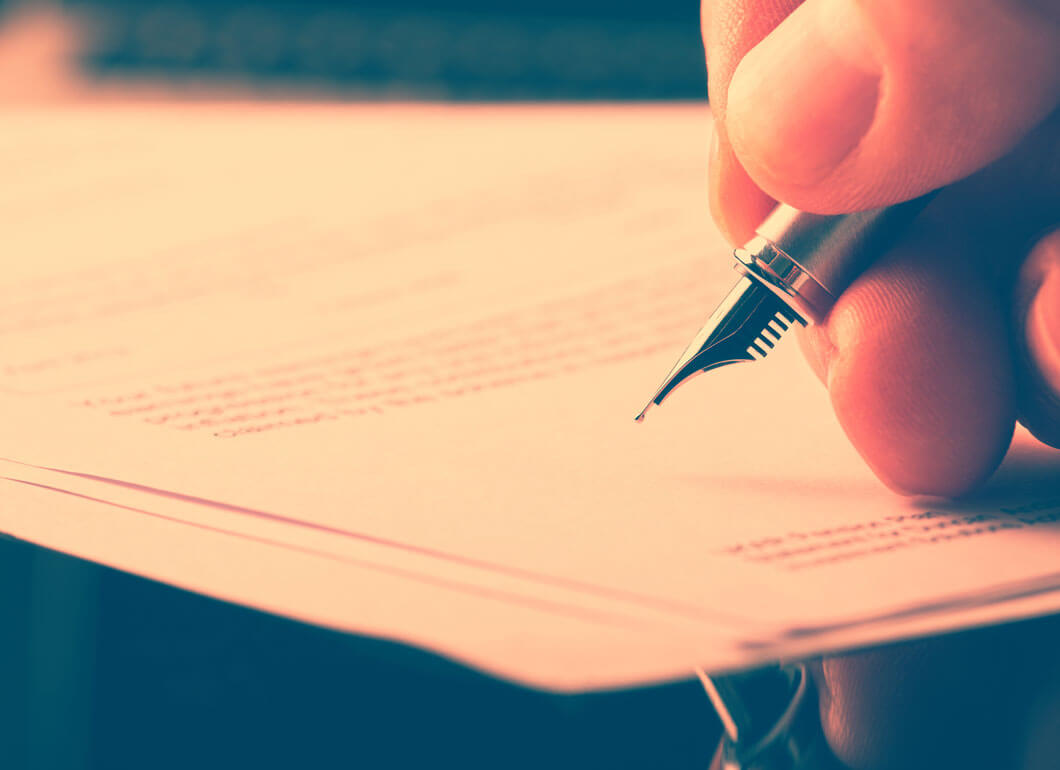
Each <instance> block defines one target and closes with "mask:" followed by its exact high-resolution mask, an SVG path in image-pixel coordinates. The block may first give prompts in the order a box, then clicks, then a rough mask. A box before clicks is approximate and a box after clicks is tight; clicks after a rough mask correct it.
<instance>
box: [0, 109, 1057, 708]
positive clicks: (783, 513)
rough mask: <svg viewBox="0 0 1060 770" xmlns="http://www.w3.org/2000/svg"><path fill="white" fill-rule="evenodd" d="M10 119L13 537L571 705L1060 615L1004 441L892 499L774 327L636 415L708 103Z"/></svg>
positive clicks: (1044, 497) (1037, 489)
mask: <svg viewBox="0 0 1060 770" xmlns="http://www.w3.org/2000/svg"><path fill="white" fill-rule="evenodd" d="M3 125H4V128H3V129H2V133H0V157H3V159H4V162H5V163H6V164H9V165H19V164H20V166H19V167H20V168H22V169H23V170H22V171H21V172H20V173H19V174H12V175H11V176H9V177H7V178H5V180H3V181H2V182H0V206H6V207H7V209H6V210H8V211H9V212H10V211H15V212H17V216H14V217H13V218H11V220H10V222H6V223H5V225H4V227H3V228H2V229H0V239H2V243H3V246H2V252H3V253H4V254H5V255H6V256H5V267H7V263H8V262H10V263H11V264H10V269H9V270H8V272H7V274H6V275H5V276H4V277H3V278H0V394H2V395H0V418H2V419H3V421H4V424H5V426H7V427H6V428H5V431H4V434H3V435H2V436H0V456H2V457H4V458H6V461H5V462H4V463H2V467H0V475H2V476H4V477H5V478H8V479H15V480H17V481H11V482H8V483H6V484H5V485H3V486H2V487H0V489H3V490H4V491H3V492H2V493H0V494H2V495H3V497H0V500H3V501H4V504H3V505H2V506H0V508H2V512H0V528H2V529H3V530H4V531H7V532H9V533H11V534H13V535H15V536H19V537H25V538H27V539H31V540H34V541H35V542H40V543H42V544H44V545H49V546H51V547H55V548H59V549H60V550H65V551H69V552H72V553H76V554H79V555H84V556H86V557H88V558H93V559H96V560H99V561H101V562H104V563H108V564H113V565H115V566H120V567H122V568H125V569H129V570H131V571H134V572H137V573H140V574H145V575H148V576H151V577H156V578H158V579H162V580H166V581H168V582H172V583H176V584H178V585H183V586H187V587H190V588H194V589H195V590H199V591H203V592H205V593H210V594H214V595H217V596H221V597H223V598H229V599H232V600H236V601H241V602H244V603H247V604H251V605H254V606H259V607H262V608H265V609H268V610H271V611H275V612H281V613H284V614H289V615H292V616H294V617H299V618H303V619H306V620H310V621H313V622H318V623H322V624H326V625H331V626H335V627H338V628H343V629H347V630H351V631H355V632H362V633H371V634H377V635H381V636H386V637H391V638H397V639H401V640H404V641H408V642H411V643H414V644H419V645H423V646H425V647H429V648H432V649H436V650H439V651H441V652H443V653H445V654H448V655H452V656H454V657H457V658H459V659H461V660H463V661H466V662H468V663H470V664H472V665H477V666H480V667H483V668H486V669H488V670H490V671H493V672H496V673H499V674H501V675H504V676H508V677H512V678H515V679H519V680H521V681H527V682H531V683H534V684H537V685H541V686H546V687H555V688H563V689H572V688H581V687H599V686H620V685H625V684H630V683H634V682H640V681H647V680H651V679H657V678H662V677H673V676H679V675H682V674H683V673H684V672H686V671H688V670H689V668H690V667H691V666H692V665H694V664H700V665H705V666H707V667H708V668H709V667H714V668H719V667H729V666H736V665H743V664H747V663H750V662H754V661H756V660H765V659H768V658H770V657H774V656H777V655H780V656H783V655H794V654H812V653H814V652H819V651H822V650H825V649H837V648H842V647H844V646H849V645H852V644H864V643H870V642H876V641H882V640H886V639H892V638H896V637H898V636H900V635H903V634H909V633H928V632H931V631H935V630H941V629H944V628H951V627H956V626H959V625H961V624H968V623H984V622H993V621H997V620H999V619H1002V618H1006V617H1019V616H1025V615H1028V614H1034V613H1038V612H1043V611H1049V610H1052V609H1056V608H1058V607H1060V590H1053V589H1058V588H1060V575H1058V574H1057V573H1058V572H1060V568H1058V567H1057V566H1056V558H1055V555H1056V553H1057V552H1058V546H1060V529H1058V528H1057V525H1056V519H1057V517H1058V515H1060V461H1058V459H1057V453H1055V452H1052V451H1048V450H1045V449H1044V448H1042V447H1041V446H1040V445H1037V444H1036V443H1035V442H1033V441H1032V440H1031V439H1029V438H1028V437H1027V436H1025V435H1021V436H1020V437H1019V439H1018V446H1017V450H1016V451H1014V452H1013V453H1012V457H1011V458H1010V461H1009V463H1008V465H1007V466H1006V468H1005V469H1004V470H1003V472H1002V473H1001V474H1000V475H999V477H998V479H997V480H996V481H995V483H994V485H993V487H992V488H991V489H989V490H988V491H987V493H986V494H985V496H984V497H982V498H981V499H978V500H977V501H972V502H963V503H961V504H959V505H958V504H953V503H949V504H942V503H939V502H937V501H909V500H903V499H900V498H897V497H895V496H894V495H893V494H891V493H890V492H888V491H887V490H885V489H884V488H883V487H882V486H881V485H880V484H879V482H877V481H876V480H875V479H874V478H873V477H872V475H871V474H870V473H869V472H868V471H867V470H866V469H865V468H864V467H863V466H862V464H861V462H860V460H859V459H858V458H857V456H856V454H855V453H854V452H853V450H852V449H850V448H849V446H848V445H847V443H846V441H845V439H844V437H843V436H842V433H841V431H840V430H839V428H838V427H837V425H836V424H835V421H834V418H833V417H832V416H831V413H830V410H829V408H828V403H827V398H826V396H825V394H824V392H823V390H822V389H821V387H820V386H819V385H818V384H817V383H816V381H814V379H813V377H812V375H810V374H809V372H808V370H807V368H806V367H805V366H804V365H803V363H802V362H801V361H800V360H799V356H798V353H797V350H796V349H795V347H796V346H795V345H794V342H793V341H786V344H785V345H782V346H781V348H780V349H779V350H778V351H776V352H775V353H774V354H771V356H770V357H769V358H768V359H767V360H766V361H765V362H763V363H761V364H758V365H756V366H753V367H752V366H734V367H729V368H727V369H724V370H719V371H717V372H714V373H711V374H710V375H709V376H706V377H704V378H700V379H699V380H698V381H696V382H695V383H692V384H690V385H689V386H687V387H686V388H684V389H681V390H679V391H678V392H676V393H675V394H674V395H673V396H672V397H671V399H670V400H668V401H667V403H666V404H665V406H664V407H662V408H659V409H657V410H654V411H653V412H652V414H651V416H650V418H649V419H648V420H647V421H646V422H645V423H644V424H643V425H636V424H634V423H633V421H632V417H633V415H634V414H636V412H637V411H638V410H639V409H640V407H641V406H642V405H643V402H644V400H645V399H646V398H647V397H648V396H650V395H651V393H652V392H654V388H655V387H656V386H657V384H658V380H659V379H660V378H661V377H662V375H663V374H664V373H665V372H666V371H667V370H668V368H669V366H670V365H671V364H672V363H673V359H674V358H675V357H676V355H677V354H678V353H679V352H680V349H681V347H682V346H683V344H684V343H685V342H687V339H688V338H689V337H690V336H691V335H692V334H693V333H694V332H695V331H696V329H697V325H698V324H699V323H700V322H701V320H702V319H703V318H705V317H706V315H707V314H708V313H709V312H710V310H711V308H712V303H713V302H716V301H717V299H718V298H719V296H720V294H721V292H723V291H724V290H725V289H726V288H727V287H728V285H729V284H730V283H731V282H732V281H733V280H734V275H735V274H734V273H732V271H731V269H730V267H729V258H728V249H727V247H726V246H725V245H724V244H723V243H722V240H721V238H720V236H719V235H718V234H717V233H716V231H715V230H714V229H713V228H712V226H711V225H710V223H709V219H708V217H707V214H706V204H705V195H704V191H703V177H704V173H705V171H704V169H705V157H704V156H705V148H706V146H707V140H708V138H709V116H708V114H707V112H706V110H705V109H704V108H700V107H691V106H689V107H601V108H572V107H567V108H562V107H509V108H499V107H490V108H486V107H466V108H457V107H431V106H420V107H411V106H407V107H406V106H389V107H386V106H373V107H367V106H362V107H349V108H316V107H301V108H286V109H285V108H250V107H236V106H232V107H210V108H205V107H203V108H187V107H185V108H180V109H177V108H162V107H155V108H151V109H146V108H144V109H137V110H133V109H110V110H108V111H105V112H91V111H87V110H81V111H78V110H66V111H56V112H33V113H21V114H17V115H11V116H5V119H4V122H3ZM29 484H33V485H35V486H29ZM56 489H63V490H67V492H69V493H73V494H63V493H60V492H57V491H54V490H56ZM75 495H77V496H75ZM218 504H223V505H218ZM119 505H122V506H125V507H124V508H119V507H117V506H119ZM163 516H164V517H166V518H159V517H163ZM75 520H79V521H80V523H79V524H78V525H76V526H75V525H73V524H72V523H71V522H73V521H75Z"/></svg>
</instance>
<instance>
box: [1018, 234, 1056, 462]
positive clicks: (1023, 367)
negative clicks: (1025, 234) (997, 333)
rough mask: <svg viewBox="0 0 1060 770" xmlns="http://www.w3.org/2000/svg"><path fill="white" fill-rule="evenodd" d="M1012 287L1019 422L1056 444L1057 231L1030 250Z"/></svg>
mask: <svg viewBox="0 0 1060 770" xmlns="http://www.w3.org/2000/svg"><path fill="white" fill-rule="evenodd" d="M1016 291H1017V297H1016V302H1015V308H1016V311H1015V312H1016V324H1015V325H1016V329H1017V332H1016V335H1015V339H1016V341H1017V350H1018V353H1017V378H1018V386H1019V387H1018V403H1019V417H1020V422H1022V423H1023V424H1024V425H1025V426H1027V428H1028V429H1029V430H1030V431H1031V432H1032V433H1033V434H1034V435H1035V436H1037V437H1038V438H1039V439H1040V440H1041V441H1044V442H1045V443H1047V444H1050V445H1052V446H1054V447H1058V448H1060V230H1057V231H1054V232H1053V233H1052V234H1050V235H1049V236H1047V237H1045V238H1043V239H1042V240H1041V241H1040V242H1039V243H1038V245H1037V246H1036V247H1035V249H1034V250H1033V251H1032V252H1031V255H1030V257H1028V259H1027V261H1026V263H1025V264H1024V266H1023V269H1022V270H1021V272H1020V278H1019V282H1018V284H1017V289H1016Z"/></svg>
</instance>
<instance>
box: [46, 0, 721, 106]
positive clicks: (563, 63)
mask: <svg viewBox="0 0 1060 770" xmlns="http://www.w3.org/2000/svg"><path fill="white" fill-rule="evenodd" d="M67 5H68V6H69V7H71V9H73V10H75V11H76V12H77V13H78V15H79V16H80V17H82V18H84V19H85V20H86V27H87V30H88V33H89V34H88V37H89V47H88V51H87V54H86V57H85V61H84V64H85V66H86V67H87V68H88V70H89V71H90V72H92V73H93V74H94V75H95V76H97V77H104V78H105V77H108V76H120V77H125V78H128V77H142V78H161V79H165V80H169V81H174V80H175V81H180V80H184V81H195V82H202V81H206V82H210V81H219V82H225V83H231V82H233V81H235V82H239V83H246V84H250V85H251V86H259V87H263V88H277V87H278V88H281V89H290V90H294V91H297V90H299V89H302V90H306V91H308V92H311V93H317V92H320V91H324V92H326V93H330V94H336V95H340V96H348V97H351V98H427V99H455V100H480V99H481V100H486V99H488V100H497V99H500V100H520V99H531V100H536V99H617V100H625V99H682V98H690V99H696V98H702V97H703V96H704V95H705V92H706V87H705V81H706V78H705V68H704V65H703V54H702V47H701V44H700V41H699V23H698V14H699V12H698V3H697V2H695V0H669V1H668V2H655V3H633V2H613V3H607V4H605V3H601V2H594V1H592V0H581V2H577V1H575V2H567V3H562V2H558V1H557V0H552V2H548V1H547V0H546V1H545V2H538V3H529V2H511V3H502V2H494V3H488V2H477V3H476V2H474V0H464V1H463V2H461V1H460V0H451V1H450V2H448V3H443V2H433V3H432V2H429V1H428V2H425V1H423V0H421V1H420V2H393V3H385V4H383V3H377V4H374V5H371V4H360V3H357V4H355V3H344V4H336V3H327V2H320V0H317V1H316V2H303V3H297V4H295V3H287V4H280V3H269V2H263V3H232V2H208V1H200V2H185V3H168V2H167V3H158V2H136V3H132V2H127V1H126V2H98V1H95V0H88V1H85V0H72V1H71V2H68V3H67Z"/></svg>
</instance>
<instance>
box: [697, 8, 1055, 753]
mask: <svg viewBox="0 0 1060 770" xmlns="http://www.w3.org/2000/svg"><path fill="white" fill-rule="evenodd" d="M703 39H704V42H705V44H706V48H707V67H708V72H709V79H710V95H711V105H712V109H713V112H714V116H715V127H716V133H715V142H714V145H713V148H712V151H711V168H710V190H711V207H712V209H713V212H714V217H715V219H716V221H717V222H718V224H719V225H720V226H721V228H722V229H723V231H724V232H725V233H726V234H727V235H728V237H729V238H730V240H732V241H733V242H734V243H740V242H743V241H745V240H746V239H747V238H748V237H749V236H750V235H751V233H752V231H753V229H754V227H755V226H756V225H757V224H758V223H759V221H760V220H761V219H762V218H763V217H764V216H765V215H766V214H767V213H768V212H769V211H770V209H771V208H772V207H773V205H774V204H775V201H777V200H782V201H784V202H785V203H789V204H792V205H794V206H796V207H799V208H802V209H806V210H808V211H813V212H818V213H839V212H846V211H853V210H856V209H861V208H871V207H875V206H882V205H888V204H891V203H895V202H898V201H901V200H904V199H908V198H913V197H916V196H918V195H920V194H922V193H925V192H927V191H928V190H931V189H934V188H937V187H942V186H945V185H949V187H947V189H945V190H944V191H943V192H942V193H940V194H939V195H938V196H937V197H936V198H935V200H934V201H933V202H932V204H931V205H930V206H929V207H928V209H927V210H926V211H925V212H924V215H923V216H922V217H921V220H920V221H919V222H918V224H917V225H916V226H915V227H914V228H913V230H912V231H911V233H910V234H909V235H908V236H907V237H906V238H905V239H904V240H903V241H902V242H901V243H900V244H899V245H897V246H896V247H895V248H894V249H893V250H892V251H891V253H890V254H889V255H887V256H886V257H885V258H884V259H883V260H881V261H880V262H879V263H877V264H876V265H874V266H873V267H872V268H871V269H870V270H869V271H868V272H867V273H866V274H865V275H863V276H862V277H861V278H860V279H859V280H858V281H856V282H855V284H854V285H853V286H851V287H850V288H849V289H848V290H847V291H846V292H845V293H844V294H843V295H842V297H840V298H839V301H838V303H837V304H836V306H835V308H834V309H833V311H832V313H831V314H830V316H829V317H828V319H826V321H825V323H823V324H821V325H820V326H818V327H811V328H810V329H808V330H806V332H805V333H804V335H803V337H802V342H803V347H804V350H805V351H806V353H807V357H808V358H809V360H810V362H811V364H812V365H813V367H814V369H815V370H816V371H817V373H818V375H819V376H820V377H821V379H822V380H824V382H825V383H826V385H827V386H828V389H829V391H830V394H831V398H832V402H833V404H834V407H835V411H836V414H837V415H838V417H839V420H840V422H841V424H842V425H843V427H844V429H845V430H846V432H847V434H848V436H849V437H850V439H851V441H852V442H853V443H854V445H855V446H856V447H857V449H858V450H859V451H860V452H861V454H862V456H863V457H864V458H865V460H866V461H867V462H868V464H869V465H870V466H871V467H872V468H873V470H875V472H876V473H877V475H879V476H880V478H881V479H883V480H884V481H885V482H886V483H887V484H889V485H890V486H892V487H894V488H896V489H898V490H900V491H903V492H911V493H928V494H944V495H953V494H959V493H962V492H965V491H967V490H969V489H971V488H972V487H974V486H975V485H977V484H978V483H980V482H981V481H982V480H983V479H985V478H986V477H987V476H988V475H989V474H990V473H991V472H992V471H993V470H994V468H995V467H996V465H997V463H998V462H999V461H1000V459H1001V457H1002V455H1003V454H1004V452H1005V450H1006V448H1007V446H1008V443H1009V441H1010V438H1011V435H1012V430H1013V426H1014V423H1015V420H1016V419H1017V417H1018V418H1019V420H1020V421H1021V422H1023V423H1024V424H1025V425H1026V426H1027V427H1028V428H1030V429H1031V430H1032V431H1033V432H1034V433H1035V434H1036V435H1037V436H1038V437H1039V438H1040V439H1042V440H1043V441H1045V442H1047V443H1049V444H1051V445H1053V446H1060V230H1056V228H1057V225H1058V224H1060V110H1058V109H1057V103H1058V101H1060V3H1057V2H1055V0H1052V1H1051V0H1010V1H1008V2H1005V1H1004V0H964V2H959V3H958V2H952V0H860V1H855V0H805V2H802V0H703ZM1050 231H1055V232H1052V233H1051V234H1049V233H1050ZM1028 253H1029V254H1030V256H1029V257H1027V254H1028ZM1058 644H1060V617H1054V618H1046V619H1043V620H1037V621H1031V622H1027V623H1020V624H1013V625H1008V626H1002V627H999V628H994V629H986V630H979V631H973V632H968V633H966V634H961V635H958V636H955V637H943V638H939V639H929V640H925V641H917V642H907V643H903V644H900V645H895V646H892V647H889V648H884V649H881V650H877V651H873V652H868V653H859V654H855V655H849V656H841V657H835V658H830V659H826V660H824V661H822V662H820V663H819V664H818V665H817V667H816V671H815V679H816V680H817V683H818V688H819V690H820V693H821V721H822V725H823V727H824V731H825V735H826V737H827V739H828V742H829V744H830V746H831V747H832V749H833V751H834V753H835V755H836V756H837V757H838V759H839V760H840V761H841V762H842V763H843V764H844V765H846V766H848V767H852V768H857V769H858V770H862V769H863V768H864V769H866V770H867V769H869V768H872V769H875V768H891V767H896V768H897V767H900V768H903V769H904V770H916V768H921V767H923V768H929V767H930V768H936V767H960V768H962V770H967V769H968V768H978V767H990V768H1002V767H1004V768H1035V769H1036V768H1039V767H1042V768H1045V767H1056V766H1057V765H1058V764H1060V759H1058V757H1060V745H1058V744H1060V729H1057V725H1060V695H1058V694H1060V665H1058V664H1057V663H1056V662H1055V661H1056V660H1057V657H1056V654H1055V651H1056V649H1057V646H1058ZM1050 741H1052V744H1051V745H1050V743H1049V742H1050Z"/></svg>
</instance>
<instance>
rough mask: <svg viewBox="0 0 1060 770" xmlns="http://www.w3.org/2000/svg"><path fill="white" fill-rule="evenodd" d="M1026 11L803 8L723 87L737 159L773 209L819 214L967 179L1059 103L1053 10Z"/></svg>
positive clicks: (1021, 3)
mask: <svg viewBox="0 0 1060 770" xmlns="http://www.w3.org/2000/svg"><path fill="white" fill-rule="evenodd" d="M1038 4H1039V5H1041V6H1042V7H1041V8H1040V9H1035V8H1034V6H1035V0H1009V1H1008V2H1006V1H1005V0H965V1H964V2H959V3H955V2H953V0H902V1H898V0H806V2H805V3H803V4H802V5H800V6H799V7H798V8H796V9H795V10H794V11H793V12H792V13H791V15H790V16H788V17H787V18H786V19H784V20H783V21H782V22H781V23H780V24H779V25H777V27H776V28H775V29H774V30H773V31H772V32H770V34H769V35H767V36H766V37H765V38H764V39H763V40H762V41H761V42H760V43H759V44H758V45H757V46H755V47H754V48H753V49H751V50H750V51H749V52H748V53H747V54H746V55H745V56H744V58H743V60H742V61H741V62H740V64H739V65H738V66H737V68H736V71H735V73H734V74H733V77H732V80H731V82H730V84H729V89H728V94H727V114H726V117H725V127H726V129H727V132H728V135H729V139H730V141H731V142H732V146H733V149H734V151H735V153H736V156H737V158H738V159H739V161H740V163H741V164H742V165H743V166H744V168H745V169H746V170H747V172H748V174H750V176H751V178H752V179H753V180H754V181H755V182H756V183H757V184H758V185H759V186H760V187H761V188H762V189H763V190H765V191H766V192H767V193H769V194H770V195H771V196H773V197H774V198H777V199H779V200H783V201H784V202H786V203H790V204H792V205H794V206H797V207H799V208H803V209H806V210H809V211H815V212H820V213H838V212H842V211H848V210H853V209H858V208H870V207H874V206H882V205H888V204H891V203H895V202H897V201H899V200H904V199H907V198H912V197H915V196H917V195H920V194H922V193H924V192H927V191H928V190H931V189H934V188H936V187H940V186H942V185H945V184H948V183H950V182H953V181H955V180H957V179H960V178H962V177H964V176H967V175H969V174H971V173H972V172H974V171H977V170H978V169H980V168H982V167H983V166H985V165H987V164H988V163H990V162H992V161H994V160H996V159H997V158H999V157H1001V156H1002V155H1004V154H1005V153H1006V152H1007V151H1008V150H1010V149H1011V148H1012V147H1014V146H1015V145H1016V143H1017V142H1018V141H1019V140H1020V139H1021V138H1022V137H1023V136H1024V135H1025V134H1026V133H1027V132H1029V131H1030V130H1031V129H1032V128H1033V127H1034V126H1035V125H1036V124H1037V123H1039V122H1040V121H1042V120H1043V119H1044V118H1045V116H1046V115H1048V114H1049V112H1051V111H1052V109H1053V108H1054V107H1055V106H1056V104H1057V102H1058V101H1060V9H1057V8H1056V7H1054V5H1053V4H1052V3H1051V2H1040V0H1039V2H1038ZM1047 8H1051V9H1052V10H1046V9H1047ZM1050 14H1051V15H1052V17H1053V18H1049V15H1050Z"/></svg>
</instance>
